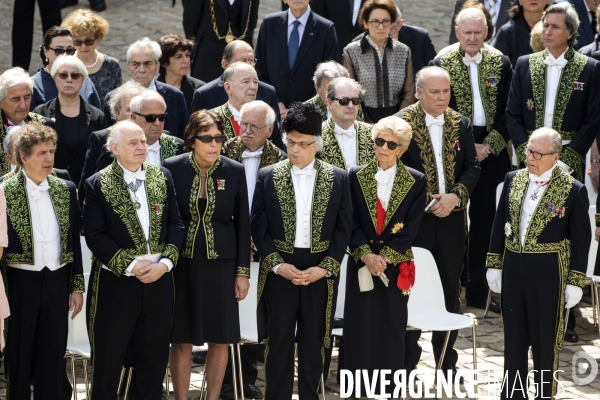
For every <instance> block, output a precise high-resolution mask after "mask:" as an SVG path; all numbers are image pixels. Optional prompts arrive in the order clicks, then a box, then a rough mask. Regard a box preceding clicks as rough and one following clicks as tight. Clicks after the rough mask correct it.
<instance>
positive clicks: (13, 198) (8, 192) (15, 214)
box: [2, 124, 35, 265]
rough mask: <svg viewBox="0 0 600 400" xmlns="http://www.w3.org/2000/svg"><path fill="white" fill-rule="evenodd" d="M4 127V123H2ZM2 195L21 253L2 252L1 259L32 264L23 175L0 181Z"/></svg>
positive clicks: (31, 235)
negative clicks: (2, 190)
mask: <svg viewBox="0 0 600 400" xmlns="http://www.w3.org/2000/svg"><path fill="white" fill-rule="evenodd" d="M2 127H4V124H2ZM2 188H3V189H4V196H5V197H6V215H7V216H8V219H9V222H10V224H11V225H12V227H13V229H14V230H15V233H16V234H17V237H18V238H19V241H20V242H21V248H22V251H23V252H22V253H21V254H17V253H8V252H5V253H4V257H3V259H5V260H6V261H7V262H8V263H10V264H30V265H33V252H34V250H35V249H34V248H33V231H32V227H31V211H30V208H29V196H28V195H27V188H26V184H25V175H23V174H18V175H16V176H15V177H14V178H13V179H8V180H6V181H4V182H2Z"/></svg>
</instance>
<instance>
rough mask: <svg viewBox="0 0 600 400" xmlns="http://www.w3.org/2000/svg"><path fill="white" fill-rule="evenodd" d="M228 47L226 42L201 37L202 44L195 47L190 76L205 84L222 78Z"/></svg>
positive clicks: (199, 43)
mask: <svg viewBox="0 0 600 400" xmlns="http://www.w3.org/2000/svg"><path fill="white" fill-rule="evenodd" d="M226 45H227V43H225V41H224V40H217V39H216V38H214V39H213V38H207V37H201V38H200V42H198V43H196V44H195V45H194V54H193V55H192V57H193V58H192V61H191V62H192V67H191V73H190V75H191V76H193V77H194V78H196V79H200V80H201V81H204V82H210V81H212V80H215V79H217V78H218V77H219V76H221V75H222V74H223V67H221V59H222V58H223V50H224V49H225V46H226Z"/></svg>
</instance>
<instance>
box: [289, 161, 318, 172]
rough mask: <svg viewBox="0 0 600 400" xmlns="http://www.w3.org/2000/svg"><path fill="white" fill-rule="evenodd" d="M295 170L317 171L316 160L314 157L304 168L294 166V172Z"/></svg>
mask: <svg viewBox="0 0 600 400" xmlns="http://www.w3.org/2000/svg"><path fill="white" fill-rule="evenodd" d="M293 171H307V172H312V171H315V160H314V159H313V160H312V161H311V162H310V164H308V165H307V166H306V167H304V168H298V167H296V166H295V165H294V166H292V172H293Z"/></svg>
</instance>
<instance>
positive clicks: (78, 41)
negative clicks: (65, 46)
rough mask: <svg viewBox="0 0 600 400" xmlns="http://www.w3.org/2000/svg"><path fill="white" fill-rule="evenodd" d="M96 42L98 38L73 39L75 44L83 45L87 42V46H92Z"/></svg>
mask: <svg viewBox="0 0 600 400" xmlns="http://www.w3.org/2000/svg"><path fill="white" fill-rule="evenodd" d="M94 43H96V39H85V40H73V44H74V45H75V46H81V45H82V44H85V45H86V46H92V45H93V44H94Z"/></svg>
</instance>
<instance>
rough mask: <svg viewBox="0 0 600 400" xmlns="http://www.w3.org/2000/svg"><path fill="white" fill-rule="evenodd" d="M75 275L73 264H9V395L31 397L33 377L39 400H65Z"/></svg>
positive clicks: (7, 362) (7, 359) (18, 397)
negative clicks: (25, 267)
mask: <svg viewBox="0 0 600 400" xmlns="http://www.w3.org/2000/svg"><path fill="white" fill-rule="evenodd" d="M70 277H71V274H70V268H69V267H62V268H59V269H58V270H56V271H50V270H49V269H48V268H44V269H43V270H42V271H39V272H37V271H25V270H22V269H18V268H12V267H8V268H7V272H6V280H7V282H6V285H7V288H8V302H9V304H10V314H11V315H10V318H9V319H8V320H7V321H8V322H7V326H6V329H7V332H6V335H7V339H6V351H5V355H6V381H7V383H6V386H7V399H12V400H20V399H29V398H30V396H31V390H30V387H29V385H30V384H31V378H32V377H33V388H34V399H35V400H42V399H43V400H46V399H53V400H62V399H63V378H64V376H65V350H66V347H67V333H68V319H67V318H68V316H67V313H68V312H69V288H70ZM79 318H81V316H80V317H79Z"/></svg>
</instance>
